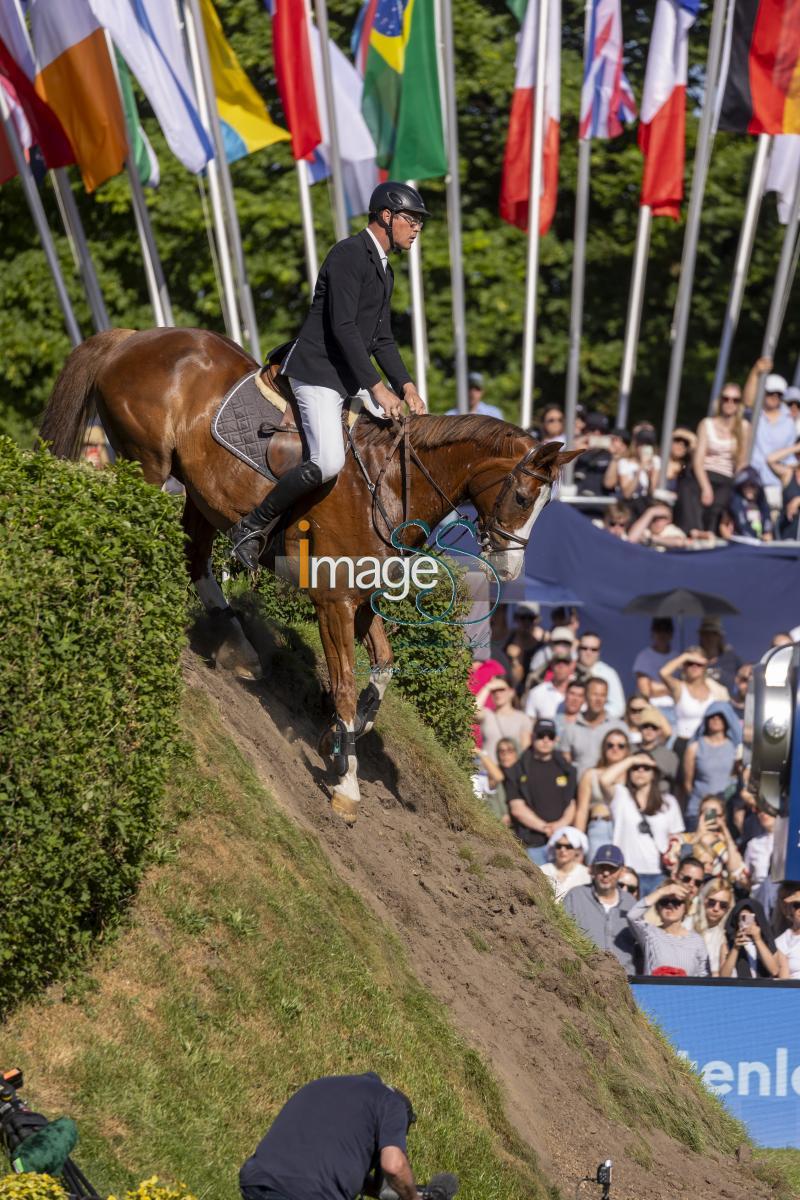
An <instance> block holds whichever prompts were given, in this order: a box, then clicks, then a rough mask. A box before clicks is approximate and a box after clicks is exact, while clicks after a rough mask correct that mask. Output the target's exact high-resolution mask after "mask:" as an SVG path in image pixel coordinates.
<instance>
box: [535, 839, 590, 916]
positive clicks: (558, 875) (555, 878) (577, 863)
mask: <svg viewBox="0 0 800 1200" xmlns="http://www.w3.org/2000/svg"><path fill="white" fill-rule="evenodd" d="M588 849H589V843H588V842H587V841H586V834H585V833H581V831H580V829H576V828H575V826H574V825H560V826H559V827H558V829H557V830H556V831H555V833H553V834H551V836H550V840H549V841H548V843H547V859H548V861H547V862H546V863H545V864H544V866H543V867H542V874H543V875H546V876H547V878H548V879H549V880H550V883H551V884H552V887H553V891H554V892H555V894H556V901H557V902H559V901H561V900H563V899H564V897H565V896H566V894H567V892H569V891H571V890H572V889H573V888H574V887H584V886H585V885H586V884H587V883H591V881H592V877H591V875H590V874H589V872H588V870H587V868H586V867H585V865H584V863H585V861H586V854H587V851H588Z"/></svg>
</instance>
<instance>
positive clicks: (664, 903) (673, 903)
mask: <svg viewBox="0 0 800 1200" xmlns="http://www.w3.org/2000/svg"><path fill="white" fill-rule="evenodd" d="M682 904H683V900H679V899H678V897H677V896H662V898H661V899H660V900H657V901H656V908H680V907H681V906H682Z"/></svg>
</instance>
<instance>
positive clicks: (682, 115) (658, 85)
mask: <svg viewBox="0 0 800 1200" xmlns="http://www.w3.org/2000/svg"><path fill="white" fill-rule="evenodd" d="M699 7H700V0H657V3H656V13H655V17H654V18H653V31H652V33H651V35H650V50H649V52H648V55H647V69H646V71H645V76H644V90H643V93H642V112H641V116H640V118H639V147H640V149H641V151H642V153H643V154H644V159H645V161H644V172H643V175H642V193H641V198H640V201H639V202H640V204H642V205H649V207H650V208H651V209H652V210H653V216H655V217H672V218H673V219H674V220H676V221H677V220H678V219H679V217H680V212H681V201H682V200H683V166H684V159H685V156H686V75H687V70H688V63H689V30H690V29H691V27H692V25H693V24H694V22H695V20H696V18H697V12H698V9H699Z"/></svg>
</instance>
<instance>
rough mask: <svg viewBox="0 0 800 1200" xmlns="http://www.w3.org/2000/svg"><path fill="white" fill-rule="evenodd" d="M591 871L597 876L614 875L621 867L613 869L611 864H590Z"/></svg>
mask: <svg viewBox="0 0 800 1200" xmlns="http://www.w3.org/2000/svg"><path fill="white" fill-rule="evenodd" d="M592 870H593V871H596V872H597V874H598V875H616V873H617V871H621V870H622V867H615V866H614V864H613V863H598V862H596V863H592Z"/></svg>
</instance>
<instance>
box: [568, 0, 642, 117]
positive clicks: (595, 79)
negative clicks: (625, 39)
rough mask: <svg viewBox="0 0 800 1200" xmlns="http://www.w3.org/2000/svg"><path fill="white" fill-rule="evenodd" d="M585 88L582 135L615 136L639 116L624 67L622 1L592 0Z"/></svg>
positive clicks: (584, 70) (584, 80)
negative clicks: (625, 124) (624, 124)
mask: <svg viewBox="0 0 800 1200" xmlns="http://www.w3.org/2000/svg"><path fill="white" fill-rule="evenodd" d="M583 62H584V67H583V87H582V89H581V120H580V134H579V136H580V137H582V138H613V137H617V136H618V134H620V133H622V125H623V122H628V121H634V120H635V119H636V101H635V100H634V98H633V91H632V90H631V85H630V84H629V83H628V80H627V79H626V78H625V73H624V71H623V70H622V13H621V10H620V0H592V7H591V15H590V19H589V31H588V35H587V38H586V47H585V52H584V59H583Z"/></svg>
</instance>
